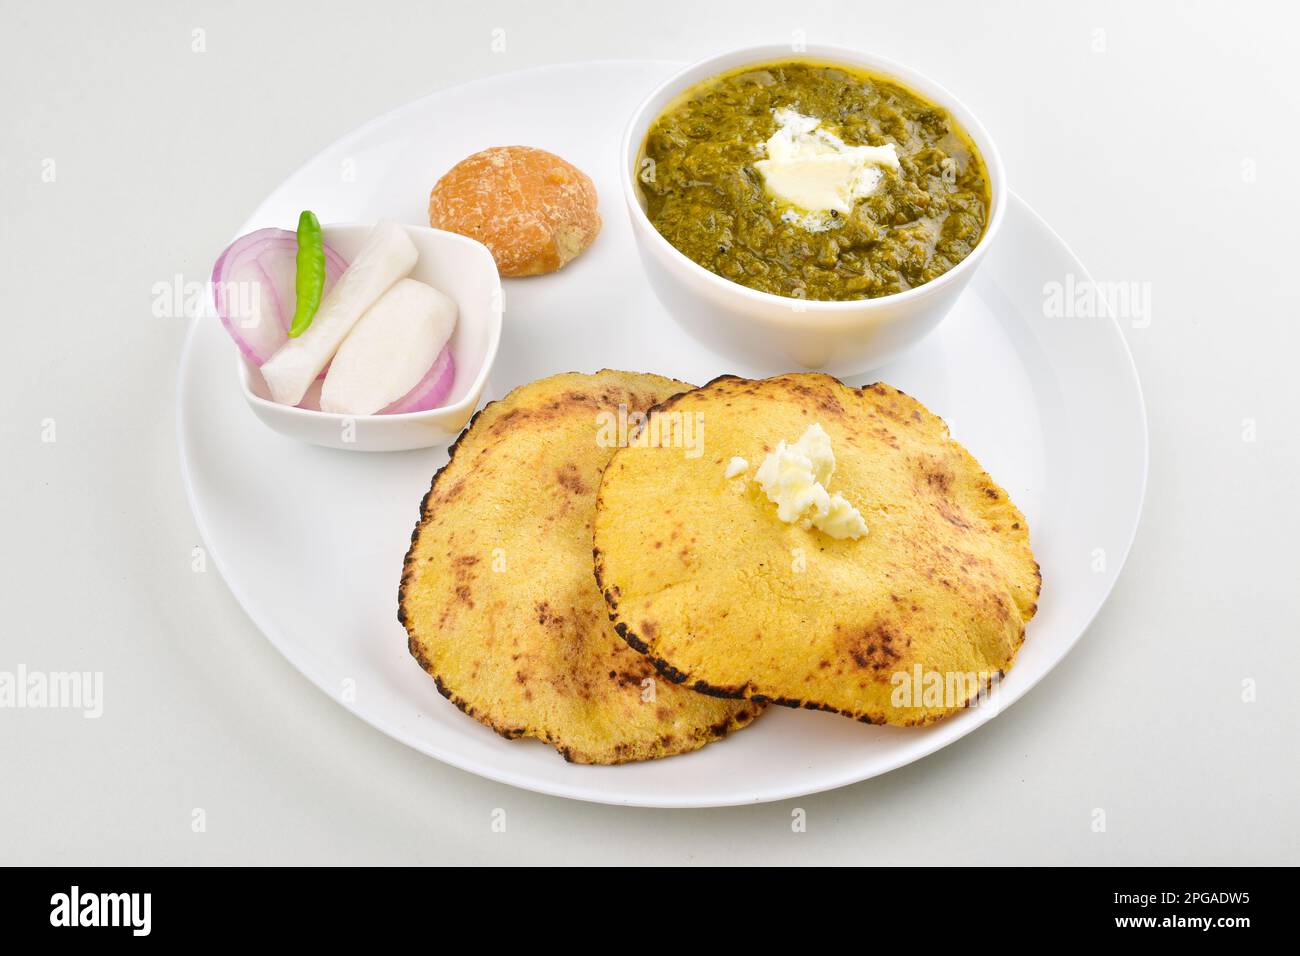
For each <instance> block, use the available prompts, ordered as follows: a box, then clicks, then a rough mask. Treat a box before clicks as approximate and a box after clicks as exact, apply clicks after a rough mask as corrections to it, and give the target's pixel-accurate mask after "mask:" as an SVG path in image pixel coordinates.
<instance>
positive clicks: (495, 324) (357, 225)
mask: <svg viewBox="0 0 1300 956" xmlns="http://www.w3.org/2000/svg"><path fill="white" fill-rule="evenodd" d="M379 221H380V220H376V221H375V222H331V223H326V224H324V225H322V226H321V232H322V234H324V235H325V236H326V238H328V233H329V231H330V230H331V229H345V228H346V229H373V228H374V227H375V225H376V224H377V223H378V222H379ZM393 222H396V223H397V225H399V226H401V227H402V228H403V229H406V230H407V231H415V232H417V233H428V234H431V235H436V236H438V237H439V240H440V241H441V240H443V239H446V240H450V241H452V242H453V243H459V244H461V245H464V246H466V247H467V248H473V249H474V250H475V254H477V255H481V256H483V257H486V262H487V263H488V265H489V266H490V268H491V270H492V276H493V289H492V293H493V294H492V297H491V302H490V304H489V308H488V318H489V322H490V327H489V330H488V343H487V350H486V351H485V353H484V355H483V361H482V362H481V363H480V365H479V370H478V374H477V375H476V376H475V377H474V380H473V382H472V383H471V385H470V387H469V388H468V389H467V390H466V392H465V395H464V397H463V398H461V399H460V401H458V402H454V403H452V404H450V405H439V406H438V407H437V408H426V409H424V410H423V411H419V412H398V413H396V414H393V415H378V414H374V415H345V414H343V413H342V412H326V411H322V410H320V409H317V408H300V407H298V406H297V405H284V404H282V403H280V402H275V401H272V400H270V399H268V398H262V396H260V395H258V394H257V393H256V392H254V391H253V389H252V376H253V374H254V372H255V371H256V370H257V366H255V365H253V364H252V363H251V362H249V360H248V359H247V358H246V357H245V356H244V355H243V354H242V353H240V352H238V350H237V351H236V356H235V361H236V362H237V363H238V366H239V385H240V388H242V389H243V392H244V400H245V401H247V402H248V404H249V405H250V406H252V407H253V408H254V409H255V410H256V409H259V408H265V409H270V410H272V413H273V414H277V415H279V414H283V415H287V416H289V417H291V418H292V417H296V418H303V419H305V420H308V421H317V422H325V421H334V422H343V421H345V420H351V421H391V422H417V421H423V420H424V419H426V418H434V417H441V416H444V415H449V414H455V413H459V412H464V411H465V410H467V409H470V408H473V407H474V406H476V405H477V404H478V400H479V397H480V396H481V395H482V392H483V389H484V388H485V387H486V385H487V379H488V375H489V374H491V372H492V367H493V366H494V365H495V364H496V360H497V351H498V349H499V348H500V345H501V328H502V324H503V316H504V313H505V307H504V306H505V298H504V293H503V291H502V286H501V273H500V272H498V271H497V267H496V260H495V259H494V258H493V257H492V252H491V250H489V249H488V247H487V246H485V245H483V243H481V242H479V241H478V240H477V239H471V238H470V237H469V236H462V235H461V234H460V233H456V232H448V231H447V230H445V229H434V228H433V227H432V226H417V225H415V224H413V223H409V222H400V221H398V220H393ZM459 306H460V303H459V302H458V303H457V308H458V310H459ZM457 321H459V319H458V320H457Z"/></svg>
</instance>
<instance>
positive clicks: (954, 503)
mask: <svg viewBox="0 0 1300 956" xmlns="http://www.w3.org/2000/svg"><path fill="white" fill-rule="evenodd" d="M656 411H657V413H659V414H660V416H661V417H668V418H675V419H680V420H683V421H684V420H687V419H690V420H693V421H695V422H697V423H698V425H699V426H702V428H703V435H704V441H703V449H704V453H703V454H702V455H698V456H696V457H691V456H689V455H687V454H684V453H683V451H682V450H681V449H680V448H677V447H672V445H671V444H670V443H666V442H659V443H657V444H656V443H655V442H653V441H650V440H644V439H643V440H640V441H637V442H633V443H632V445H631V446H630V447H627V448H623V449H621V450H620V451H619V452H618V454H617V455H615V456H614V459H613V461H612V462H611V463H610V465H609V467H608V468H607V469H606V470H605V475H604V479H603V480H602V482H601V487H600V493H599V497H598V499H597V513H596V527H595V545H596V548H595V560H596V577H597V580H598V581H599V582H600V585H601V588H602V590H603V592H604V595H605V600H606V602H607V604H608V606H609V609H610V618H611V620H613V621H614V622H615V626H616V629H617V630H618V632H619V634H621V635H622V636H623V637H624V639H625V640H627V642H628V643H629V644H630V645H631V646H632V647H635V648H637V649H638V650H641V651H643V652H644V653H645V654H647V655H648V656H649V657H651V658H652V659H653V660H654V661H655V663H656V666H658V667H659V668H660V670H661V672H662V673H664V674H665V675H666V676H667V677H669V678H670V679H671V680H673V681H676V682H678V683H680V684H682V685H683V686H685V687H690V688H693V689H695V690H698V691H701V692H703V693H708V694H716V695H718V696H720V697H724V698H747V699H750V700H754V701H758V702H774V703H780V704H785V705H787V706H791V707H808V708H815V709H819V710H829V711H834V712H836V713H840V714H845V715H847V716H850V717H854V718H857V719H859V720H863V721H867V722H870V723H889V724H904V725H914V724H925V723H929V722H932V721H935V720H938V719H940V718H942V717H945V716H947V715H948V714H951V713H953V712H954V711H956V710H958V709H960V708H962V707H964V706H967V705H968V704H969V703H970V702H971V701H972V699H974V698H975V697H976V696H977V695H978V694H979V693H981V692H982V691H983V690H984V689H985V688H987V687H988V686H990V684H991V683H992V682H993V681H995V680H996V679H998V678H999V677H1000V676H1001V675H1002V674H1003V673H1005V672H1006V671H1007V670H1008V669H1009V668H1010V667H1011V666H1012V663H1013V662H1014V661H1015V657H1016V652H1017V650H1018V649H1019V648H1020V645H1021V643H1022V642H1023V640H1024V635H1025V624H1026V622H1027V621H1028V620H1029V619H1030V618H1031V617H1032V616H1033V615H1034V612H1035V610H1036V609H1037V599H1038V592H1039V584H1040V576H1039V570H1038V564H1037V562H1036V561H1035V560H1034V556H1033V552H1032V551H1031V550H1030V545H1029V529H1028V527H1027V525H1026V523H1025V518H1024V515H1022V514H1021V513H1020V510H1019V509H1018V508H1017V507H1016V506H1015V505H1014V504H1012V503H1011V501H1010V500H1009V498H1008V497H1007V493H1006V492H1005V491H1003V490H1002V489H1001V488H1000V487H998V485H997V484H995V483H994V482H993V480H992V479H991V478H990V477H989V476H988V474H986V473H985V471H984V469H983V468H981V467H980V465H979V463H978V462H977V461H976V460H975V459H974V458H973V457H972V456H971V455H970V453H969V452H967V451H966V450H965V449H964V448H962V447H961V445H959V444H957V443H956V442H955V441H953V440H952V439H951V438H950V437H949V435H948V429H947V426H945V425H944V423H943V422H942V421H941V420H940V419H939V418H937V417H936V416H935V415H933V414H931V413H930V412H929V411H928V410H927V409H926V408H925V407H924V406H922V405H921V404H920V403H919V402H917V401H915V400H914V399H912V398H909V397H908V396H907V395H904V394H903V393H902V392H900V391H898V390H897V389H895V388H892V387H890V386H888V385H884V384H880V383H877V384H874V385H869V386H865V387H864V388H861V389H854V388H849V387H847V386H845V385H844V384H842V383H841V382H839V381H837V380H836V379H833V378H831V377H829V376H826V375H818V374H793V375H782V376H778V377H776V378H770V379H766V380H763V381H749V380H746V379H739V378H735V377H733V376H724V377H722V378H719V379H715V380H714V381H712V382H710V383H709V384H708V385H706V386H704V387H703V388H700V389H696V390H695V391H691V392H686V393H683V394H681V395H678V396H676V397H674V398H672V399H669V400H668V401H667V402H664V403H663V404H661V405H660V406H658V409H657V410H656ZM813 423H817V424H820V425H821V426H822V428H823V429H824V430H825V432H826V433H827V434H828V435H829V436H830V439H831V444H832V447H833V450H834V455H835V459H836V465H835V469H834V472H833V475H832V477H831V478H830V480H829V482H828V484H827V488H828V489H829V490H830V491H832V492H839V493H840V494H842V495H843V496H844V498H846V499H847V500H848V502H849V503H850V504H852V505H854V506H856V508H857V509H858V510H859V511H860V512H861V515H862V517H863V518H864V519H865V521H866V524H867V527H868V530H867V533H866V534H865V535H863V536H861V537H859V538H857V539H856V540H853V539H848V538H845V539H836V538H832V537H830V536H829V534H827V533H825V532H823V531H822V530H819V529H818V528H817V527H803V526H801V525H800V524H799V523H787V522H785V521H782V520H780V519H779V518H778V515H777V506H776V504H774V503H773V502H772V501H771V500H769V499H768V497H767V496H766V494H765V492H764V490H763V488H762V487H761V486H760V484H759V482H758V481H757V480H756V470H757V468H758V466H759V464H760V463H761V462H763V460H764V458H765V457H766V456H767V454H768V453H769V452H772V451H773V450H774V449H775V448H776V446H777V444H778V442H779V441H782V440H784V441H786V442H787V443H791V442H794V441H796V440H797V439H798V438H799V437H800V435H801V434H802V433H803V432H804V431H805V429H807V428H808V426H809V425H811V424H813ZM697 427H698V426H697ZM663 431H665V428H661V429H660V432H661V433H662V432H663ZM733 458H742V459H745V464H746V468H745V469H744V470H743V471H738V473H737V474H736V475H735V476H734V477H728V471H729V468H728V466H729V464H730V463H731V460H732V459H733ZM738 468H739V466H737V469H738Z"/></svg>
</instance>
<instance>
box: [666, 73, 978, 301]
mask: <svg viewBox="0 0 1300 956" xmlns="http://www.w3.org/2000/svg"><path fill="white" fill-rule="evenodd" d="M781 108H788V109H792V110H795V111H797V112H798V113H800V114H803V115H805V116H810V117H816V118H817V119H819V120H820V121H821V125H822V127H823V128H824V129H826V130H827V131H829V132H832V133H833V134H834V135H836V136H838V137H840V139H842V140H843V141H844V143H846V144H848V145H850V146H883V145H885V144H887V143H893V144H894V145H895V148H896V150H897V153H898V159H899V165H900V168H899V169H898V170H897V171H895V170H893V169H889V170H886V171H885V174H884V176H883V177H882V178H881V181H880V183H879V185H878V186H877V188H876V189H875V191H874V192H872V193H871V194H870V195H867V196H865V197H864V198H861V199H859V200H858V201H857V202H856V204H855V205H854V206H853V209H852V212H851V213H848V214H843V215H841V214H839V213H837V212H833V211H832V212H831V213H830V214H829V215H830V218H829V219H828V220H826V226H825V227H824V228H820V229H817V230H810V229H809V228H806V226H805V225H802V224H801V223H800V221H799V217H798V216H797V215H792V214H791V209H790V207H789V206H788V205H785V204H783V203H781V202H780V201H778V199H776V198H775V197H774V196H773V195H772V194H771V193H769V192H768V191H767V190H766V189H765V187H764V181H763V176H762V175H761V174H760V173H759V172H758V170H757V169H755V167H754V163H755V162H756V161H758V160H761V159H763V158H764V144H765V143H766V141H767V140H768V138H769V137H770V136H772V134H773V132H775V130H776V128H777V121H776V119H775V118H774V116H773V113H774V111H775V110H777V109H781ZM644 156H645V159H646V160H649V162H646V161H644V160H643V162H642V165H641V176H640V184H641V189H642V191H643V193H644V195H645V199H646V212H647V215H648V216H649V218H650V221H651V222H652V223H654V226H655V228H656V229H658V230H659V232H660V233H661V234H662V235H663V236H664V237H665V238H666V239H667V240H668V241H669V242H670V243H672V244H673V245H674V246H676V247H677V248H678V249H679V250H681V252H683V253H685V254H686V255H687V256H689V257H690V258H691V259H693V260H695V261H696V262H697V263H699V264H700V265H702V266H704V267H705V268H706V269H709V270H710V271H712V272H715V273H717V274H718V275H720V276H723V277H724V278H727V279H730V280H732V281H734V282H738V283H740V284H741V285H745V286H749V287H750V288H752V289H758V290H760V291H763V292H770V293H773V294H775V295H781V296H790V297H794V298H803V299H820V300H851V299H866V298H875V297H878V296H884V295H889V294H891V293H895V292H901V291H903V290H906V289H910V288H914V287H915V286H919V285H922V284H923V283H926V282H929V281H930V280H931V279H934V278H936V277H938V276H940V275H942V274H943V273H945V272H947V271H948V270H949V269H951V268H952V267H953V266H955V265H956V264H957V263H959V262H961V260H962V259H964V258H966V256H968V255H969V254H970V253H971V250H973V249H974V248H975V246H976V244H977V243H978V242H979V240H980V237H981V236H982V235H983V233H984V228H985V225H986V223H987V220H988V213H989V205H990V199H989V183H988V175H987V172H986V170H985V167H984V162H983V160H982V158H981V157H980V155H979V152H978V151H977V150H976V149H975V146H974V144H973V143H972V142H971V141H970V139H969V138H968V137H967V135H966V134H965V132H964V131H962V130H961V129H959V128H958V127H957V125H956V123H955V122H954V121H953V119H952V118H951V117H950V116H949V115H948V114H947V113H946V112H945V111H944V110H943V109H941V108H940V107H938V106H936V105H935V104H933V103H930V102H928V101H926V100H925V99H923V98H922V97H921V96H920V95H918V94H916V93H913V92H911V91H909V90H907V89H905V88H904V87H902V86H900V85H899V84H898V83H896V82H893V81H891V80H887V79H884V78H882V77H878V76H874V75H870V74H867V73H860V72H857V71H853V70H850V69H847V68H844V67H838V66H831V65H822V64H817V63H811V62H787V63H779V64H771V65H765V66H761V67H748V68H746V69H744V70H742V71H739V72H736V73H731V74H727V75H724V76H722V77H719V78H716V79H713V80H710V81H709V82H708V83H706V84H703V85H702V86H700V87H697V88H696V89H695V90H692V91H690V92H689V93H688V94H687V95H686V96H685V97H684V98H683V99H681V100H679V101H678V102H677V103H676V104H674V105H673V106H672V107H670V108H669V109H668V110H667V111H666V112H665V113H664V115H663V116H661V117H660V118H659V119H658V120H657V121H656V122H655V124H654V125H653V126H652V127H651V128H650V131H649V133H648V135H647V137H646V142H645V147H644ZM794 212H795V213H798V212H799V211H798V210H795V211H794Z"/></svg>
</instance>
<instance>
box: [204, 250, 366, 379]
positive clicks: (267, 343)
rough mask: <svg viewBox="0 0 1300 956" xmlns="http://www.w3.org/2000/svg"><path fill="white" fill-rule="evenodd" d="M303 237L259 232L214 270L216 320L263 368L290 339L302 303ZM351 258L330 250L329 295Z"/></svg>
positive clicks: (327, 259)
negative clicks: (296, 308)
mask: <svg viewBox="0 0 1300 956" xmlns="http://www.w3.org/2000/svg"><path fill="white" fill-rule="evenodd" d="M297 257H298V236H297V235H296V234H295V233H293V232H290V231H289V230H287V229H259V230H257V231H256V232H250V233H249V234H248V235H246V236H241V237H240V238H238V239H236V240H235V241H234V242H232V243H231V244H230V245H229V246H227V247H226V250H225V251H224V252H222V253H221V255H220V256H219V257H218V258H217V262H216V265H214V266H213V267H212V296H213V302H214V304H215V305H216V308H217V317H218V318H219V319H221V324H222V325H224V326H225V327H226V331H227V332H228V333H230V337H231V338H232V339H234V340H235V344H236V345H238V346H239V351H241V352H242V353H244V355H245V356H246V357H247V358H248V360H249V361H250V362H252V363H253V364H254V365H258V366H260V365H261V364H262V363H263V362H265V361H266V360H267V359H269V358H270V357H271V356H272V355H274V354H275V351H276V349H278V348H279V347H280V346H281V345H283V344H284V341H285V339H287V338H288V334H289V325H290V323H291V322H292V321H293V310H294V306H295V303H296V300H297V295H296V293H295V291H294V279H295V278H296V276H297V270H298V263H297ZM347 267H348V263H347V260H346V259H344V258H343V257H342V256H340V255H339V254H338V253H337V252H335V251H334V250H333V249H331V248H330V247H329V245H328V244H327V245H326V246H325V289H324V293H322V295H324V294H327V293H328V292H329V290H330V289H331V288H332V287H333V285H334V283H335V282H336V281H337V280H338V277H339V276H341V275H342V274H343V270H345V269H346V268H347Z"/></svg>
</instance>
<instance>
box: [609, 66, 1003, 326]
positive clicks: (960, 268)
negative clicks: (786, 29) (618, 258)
mask: <svg viewBox="0 0 1300 956" xmlns="http://www.w3.org/2000/svg"><path fill="white" fill-rule="evenodd" d="M781 60H786V61H800V60H805V61H811V62H820V63H827V64H831V65H842V66H848V67H855V68H857V69H868V70H871V71H873V72H878V73H882V74H884V75H886V76H888V77H889V78H891V79H895V80H898V81H899V82H900V83H901V84H903V85H904V86H907V87H909V88H911V89H915V90H916V91H917V92H918V93H921V94H923V95H924V96H926V97H927V98H929V99H932V100H934V101H935V102H936V103H937V104H938V105H939V106H942V107H943V108H944V109H946V110H948V111H949V112H951V113H953V114H954V115H955V117H956V119H957V120H958V122H959V123H960V124H961V126H962V128H963V129H964V130H965V132H966V133H967V135H968V136H970V138H971V139H972V140H973V141H974V142H975V145H976V147H977V148H978V149H979V151H980V154H981V156H982V157H983V159H984V166H985V168H986V169H987V170H988V174H989V204H990V207H991V213H990V216H989V220H988V224H987V225H986V226H985V228H984V234H983V235H982V236H980V239H979V242H977V243H976V244H975V248H974V249H972V250H971V251H970V254H969V255H967V256H966V258H964V259H962V261H961V262H959V263H957V264H956V265H955V266H953V267H952V268H951V269H949V270H948V271H947V272H945V273H944V274H943V275H941V276H938V277H937V278H934V279H931V280H930V281H929V282H926V283H924V284H923V285H919V286H914V287H913V288H911V289H905V290H903V291H902V292H891V293H889V294H888V295H882V296H876V297H874V298H867V299H845V300H839V299H834V300H828V299H800V298H797V297H795V296H785V295H776V294H775V293H772V292H763V291H761V290H759V289H751V288H750V287H749V286H746V285H741V284H740V283H739V282H735V281H733V280H731V279H727V278H725V277H723V276H720V275H718V274H717V273H716V272H713V271H711V270H709V269H706V268H705V267H704V266H702V265H700V264H699V263H698V262H696V261H695V260H694V259H692V258H690V257H689V256H687V255H686V254H685V253H684V252H682V251H681V250H680V249H678V248H677V247H676V246H674V245H673V244H672V243H671V242H669V241H668V240H667V239H666V238H664V236H663V234H662V233H661V232H660V231H659V230H658V229H656V228H655V225H654V223H652V222H651V221H650V217H649V216H647V215H646V212H645V209H644V208H643V207H642V205H641V202H640V199H639V195H638V187H637V183H636V169H637V166H638V165H639V163H638V160H639V158H640V154H641V146H642V144H643V143H644V141H645V136H646V133H647V132H648V131H649V128H650V124H651V123H652V122H653V121H654V120H655V119H657V118H658V117H659V115H660V114H661V113H662V112H663V110H664V109H665V108H666V107H667V105H668V103H670V102H671V101H672V99H673V98H674V97H675V96H677V95H680V94H681V93H684V92H685V91H686V90H687V89H689V88H690V87H691V86H694V85H696V84H698V83H702V82H704V81H706V80H708V79H709V78H710V77H711V76H717V75H721V74H723V73H730V72H733V71H735V70H739V69H743V68H744V67H746V66H759V65H762V64H764V63H773V62H777V61H781ZM724 63H725V65H723V64H724ZM715 66H716V69H715V71H714V72H713V73H709V72H707V68H709V67H715ZM699 73H703V74H704V75H700V76H697V75H696V74H699ZM665 94H669V95H668V98H667V99H666V100H665V102H664V103H663V105H661V106H659V107H658V108H657V109H656V110H655V111H654V115H650V113H651V109H650V108H651V105H652V104H653V103H655V102H657V101H658V100H660V99H661V98H662V97H664V95H665ZM619 155H620V162H621V165H622V169H621V171H620V175H619V181H620V183H621V184H622V189H623V198H624V200H625V201H626V203H627V206H628V212H629V214H630V215H631V217H632V221H633V223H634V227H635V230H636V231H637V232H638V233H641V234H645V233H649V241H650V242H651V243H654V244H655V245H656V246H657V248H659V249H660V250H661V251H663V252H666V253H667V254H668V256H669V258H670V259H672V260H675V261H676V262H677V263H678V264H679V265H681V266H683V267H685V269H686V270H687V271H688V272H690V273H692V274H693V275H695V276H696V277H698V278H699V279H701V280H702V281H704V282H705V283H707V284H708V285H710V286H712V287H713V288H715V289H718V290H720V292H721V294H723V295H733V296H736V297H738V298H741V299H746V300H749V301H750V302H752V303H755V304H759V305H764V306H769V307H770V306H779V307H780V308H782V309H786V310H789V311H790V312H791V313H797V314H798V316H799V320H800V321H801V322H803V323H805V324H807V323H808V321H809V317H810V316H811V317H813V319H814V320H816V319H820V320H822V321H823V322H824V323H826V324H835V323H836V322H837V321H843V320H844V319H846V318H866V317H868V316H870V315H872V314H873V313H875V312H878V311H883V310H886V309H890V308H893V307H894V306H897V305H899V304H901V303H905V302H908V301H911V300H914V299H920V298H924V297H926V296H929V295H933V294H935V293H938V292H939V291H940V290H942V289H943V288H944V287H946V286H949V285H953V284H954V283H964V282H965V281H966V280H967V279H968V278H969V273H971V272H972V271H973V270H974V269H975V267H976V265H977V264H978V262H979V260H980V259H982V258H983V257H984V254H985V253H986V252H987V250H988V247H989V245H990V244H991V243H992V241H993V238H994V237H995V236H996V234H997V232H998V230H999V229H1000V228H1001V225H1002V220H1003V218H1004V216H1005V213H1006V207H1007V194H1008V189H1007V183H1006V173H1005V170H1004V169H1003V166H1002V156H1001V154H1000V153H999V152H998V148H997V144H996V143H994V141H993V137H991V136H990V135H989V133H988V130H987V129H985V128H984V124H983V123H981V122H980V121H979V118H978V117H977V116H976V115H975V114H974V113H973V112H972V111H971V109H970V108H969V107H968V106H966V104H965V103H963V102H962V101H961V100H960V99H958V98H957V97H956V96H955V95H953V93H952V92H950V91H949V90H948V89H947V88H946V87H944V86H943V85H941V84H939V83H937V82H935V81H934V80H933V79H931V78H930V77H929V76H927V75H926V74H924V73H921V72H920V71H919V70H916V69H914V68H912V67H909V66H907V65H905V64H902V63H899V62H897V61H895V60H891V59H889V58H887V57H883V56H879V55H877V54H875V53H869V52H865V51H862V50H855V49H852V48H851V47H843V46H835V45H833V44H824V43H809V44H805V45H804V46H803V47H802V49H799V50H794V49H793V48H792V47H791V45H790V44H788V43H786V44H764V45H759V46H747V47H738V48H736V49H733V50H729V51H726V52H724V53H719V54H715V55H713V56H710V57H706V58H705V59H702V60H697V61H695V62H694V63H692V64H690V65H689V66H686V67H683V68H682V69H680V70H678V71H677V72H676V73H674V74H673V75H672V76H670V77H669V78H668V79H666V80H664V82H662V83H660V84H659V85H658V86H657V87H655V88H654V89H653V90H651V91H650V93H649V94H648V95H646V97H645V98H644V99H642V100H641V102H640V104H639V105H638V106H637V108H636V109H635V110H634V111H633V113H632V116H631V119H630V120H629V121H628V123H627V125H626V127H625V128H624V131H623V142H622V146H621V148H620V151H619Z"/></svg>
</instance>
